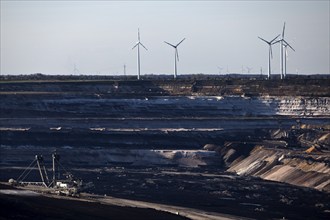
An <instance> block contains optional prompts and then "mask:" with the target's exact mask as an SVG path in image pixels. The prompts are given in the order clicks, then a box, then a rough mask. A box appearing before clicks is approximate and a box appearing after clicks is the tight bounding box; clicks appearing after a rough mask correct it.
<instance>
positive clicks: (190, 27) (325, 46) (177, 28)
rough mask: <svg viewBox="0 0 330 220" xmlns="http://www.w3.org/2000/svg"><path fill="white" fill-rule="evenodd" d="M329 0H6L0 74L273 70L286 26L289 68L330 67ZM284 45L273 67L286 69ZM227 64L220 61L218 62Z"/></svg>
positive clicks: (314, 69) (317, 69) (315, 70)
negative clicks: (269, 62)
mask: <svg viewBox="0 0 330 220" xmlns="http://www.w3.org/2000/svg"><path fill="white" fill-rule="evenodd" d="M329 2H330V1H120V2H119V1H59V0H57V1H46V0H45V1H22V0H21V1H3V0H1V74H31V73H44V74H73V73H74V65H76V68H77V69H78V70H79V74H123V69H124V68H123V66H124V64H126V66H127V67H126V72H127V74H136V65H137V64H136V63H137V62H136V57H137V55H136V53H137V51H136V50H132V47H133V46H134V44H135V43H136V41H137V29H138V28H140V32H141V42H142V43H143V44H144V45H145V46H146V47H147V48H148V51H145V50H144V49H141V66H142V67H141V73H142V74H151V73H157V74H158V73H162V74H163V73H166V74H172V73H173V68H174V67H173V66H174V49H173V48H171V47H170V46H168V45H167V44H165V43H164V41H168V42H170V43H173V44H176V43H178V42H179V41H180V40H181V39H182V38H184V37H185V38H186V40H185V41H184V42H183V43H182V44H181V45H180V46H179V47H178V49H179V56H180V61H179V63H178V73H179V74H187V73H189V74H195V73H219V70H220V69H221V68H223V69H222V70H221V73H222V74H224V73H227V67H228V70H229V72H231V73H241V72H242V66H243V67H244V68H245V72H246V71H247V70H246V67H250V68H253V69H252V71H251V72H256V73H260V68H261V67H262V68H263V72H264V74H266V72H267V59H268V48H267V44H265V43H264V42H262V41H261V40H259V39H258V38H257V37H258V36H261V37H263V38H265V39H267V40H271V39H272V38H274V37H275V36H276V35H278V34H280V33H281V31H282V26H283V23H284V21H286V32H285V36H286V40H287V41H288V42H289V43H290V44H291V45H292V46H293V47H294V49H295V50H296V52H293V51H289V53H288V72H289V73H296V72H297V71H298V73H299V74H301V73H330V64H329V60H330V57H329V51H330V46H329V44H330V43H329V39H330V34H329V27H330V18H329V14H330V3H329ZM279 50H280V47H279V45H274V47H273V53H274V59H273V60H272V68H273V71H274V72H275V73H278V72H279V69H280V62H279V56H280V54H279ZM219 67H220V68H219Z"/></svg>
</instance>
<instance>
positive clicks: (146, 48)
mask: <svg viewBox="0 0 330 220" xmlns="http://www.w3.org/2000/svg"><path fill="white" fill-rule="evenodd" d="M139 44H140V45H141V46H142V47H143V48H144V49H146V50H148V49H147V48H146V47H145V46H144V45H143V44H142V43H141V42H139Z"/></svg>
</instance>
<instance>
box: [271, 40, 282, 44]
mask: <svg viewBox="0 0 330 220" xmlns="http://www.w3.org/2000/svg"><path fill="white" fill-rule="evenodd" d="M281 41H282V40H277V41H275V42H273V43H271V45H273V44H277V43H279V42H281Z"/></svg>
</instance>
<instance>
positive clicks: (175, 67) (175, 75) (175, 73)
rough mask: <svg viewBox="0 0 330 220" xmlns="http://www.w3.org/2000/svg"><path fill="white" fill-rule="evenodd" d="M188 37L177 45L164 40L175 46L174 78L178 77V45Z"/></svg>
mask: <svg viewBox="0 0 330 220" xmlns="http://www.w3.org/2000/svg"><path fill="white" fill-rule="evenodd" d="M185 39H186V38H183V39H182V40H181V41H180V42H179V43H178V44H176V45H173V44H170V43H168V42H166V41H164V42H165V43H166V44H168V45H170V46H171V47H173V48H174V49H175V52H174V79H176V77H177V64H176V62H177V61H179V53H178V48H177V47H178V46H179V45H180V44H181V43H182V42H183V41H184V40H185Z"/></svg>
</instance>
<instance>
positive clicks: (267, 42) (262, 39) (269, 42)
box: [258, 37, 270, 44]
mask: <svg viewBox="0 0 330 220" xmlns="http://www.w3.org/2000/svg"><path fill="white" fill-rule="evenodd" d="M258 38H259V39H260V40H262V41H265V42H266V43H267V44H270V42H268V41H266V40H265V39H263V38H261V37H258Z"/></svg>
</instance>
